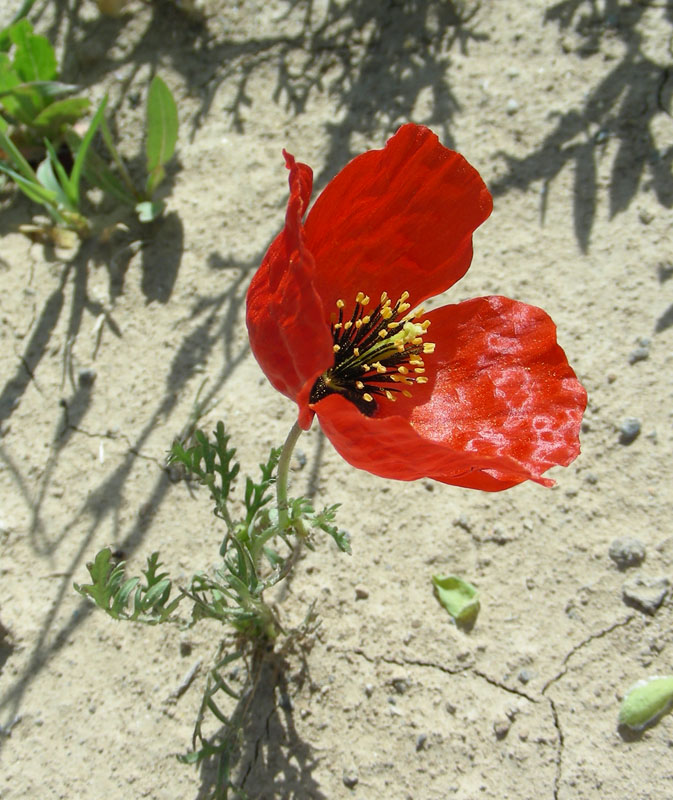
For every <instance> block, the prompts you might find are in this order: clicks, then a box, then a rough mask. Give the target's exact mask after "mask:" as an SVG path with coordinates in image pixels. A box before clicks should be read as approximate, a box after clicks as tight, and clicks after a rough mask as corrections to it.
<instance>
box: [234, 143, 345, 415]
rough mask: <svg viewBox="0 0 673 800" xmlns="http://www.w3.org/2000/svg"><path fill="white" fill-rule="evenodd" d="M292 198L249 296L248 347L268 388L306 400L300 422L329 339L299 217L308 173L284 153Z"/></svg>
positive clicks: (326, 360) (326, 359)
mask: <svg viewBox="0 0 673 800" xmlns="http://www.w3.org/2000/svg"><path fill="white" fill-rule="evenodd" d="M285 160H286V164H287V166H288V169H289V170H290V197H289V199H288V204H287V212H286V215H285V227H284V228H283V230H282V231H281V232H280V233H279V234H278V236H277V237H276V238H275V240H274V241H273V243H272V244H271V247H269V249H268V251H267V253H266V255H265V257H264V260H263V261H262V264H261V265H260V267H259V269H258V270H257V272H256V273H255V275H254V276H253V279H252V281H251V283H250V287H249V289H248V295H247V318H246V319H247V325H248V333H249V336H250V347H251V349H252V352H253V354H254V356H255V358H256V359H257V361H258V362H259V365H260V366H261V368H262V370H263V371H264V373H265V375H266V376H267V378H268V379H269V380H270V381H271V383H272V385H273V386H274V387H275V388H276V389H278V391H279V392H282V393H283V394H284V395H286V396H287V397H289V398H291V399H292V400H296V399H297V397H298V396H299V395H302V396H303V397H304V401H303V402H302V403H301V404H300V409H301V411H300V418H299V422H300V424H301V425H302V427H304V428H307V427H308V426H309V425H310V423H311V419H312V417H313V413H312V412H311V411H310V409H309V408H308V405H307V402H306V399H307V397H308V393H309V392H310V388H311V386H312V385H313V383H314V381H315V379H316V378H317V377H318V375H320V374H321V373H322V372H323V371H324V370H325V369H326V368H327V367H328V366H329V365H330V364H331V363H332V361H333V358H334V353H333V351H332V344H333V341H332V335H331V333H330V330H329V326H328V325H326V324H325V314H324V311H323V305H322V301H321V299H320V296H319V295H318V293H317V292H316V289H315V271H316V267H315V262H314V260H313V257H312V255H311V253H310V251H309V250H308V249H307V248H306V246H305V242H304V230H303V226H302V216H303V214H304V212H305V210H306V206H307V205H308V201H309V198H310V196H311V186H312V172H311V169H310V167H308V166H306V165H305V164H298V163H296V162H295V160H294V158H293V157H292V156H290V155H288V154H285Z"/></svg>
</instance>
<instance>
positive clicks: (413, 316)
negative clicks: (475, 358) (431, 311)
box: [309, 292, 435, 417]
mask: <svg viewBox="0 0 673 800" xmlns="http://www.w3.org/2000/svg"><path fill="white" fill-rule="evenodd" d="M408 298H409V292H402V294H401V295H400V298H399V300H398V301H397V302H396V303H395V304H394V305H393V303H392V301H391V300H390V298H389V297H388V294H387V292H383V294H382V295H381V298H380V300H379V303H378V305H377V306H376V307H375V308H374V309H373V310H372V311H367V307H368V306H369V305H370V304H371V298H370V297H369V296H368V295H366V294H365V293H364V292H358V293H357V295H356V297H355V308H354V309H353V313H352V315H351V317H350V319H349V320H348V321H346V320H345V316H344V308H345V306H346V304H345V303H344V301H343V300H337V302H336V307H337V312H336V313H335V312H333V313H332V315H331V329H332V338H333V340H334V345H333V347H332V349H333V351H334V364H333V365H332V366H331V367H330V368H329V369H327V370H325V372H323V374H322V375H321V376H320V377H319V378H318V380H317V381H316V382H315V384H314V385H313V388H312V389H311V395H310V400H309V402H311V403H317V402H318V401H319V400H322V399H323V398H324V397H327V395H330V394H335V393H336V394H341V395H343V396H344V397H345V398H346V399H347V400H350V401H351V403H353V404H354V405H356V406H357V408H358V409H359V410H360V411H361V412H362V413H363V414H365V415H366V416H368V417H371V416H373V415H374V413H375V412H376V410H377V408H378V402H379V400H383V399H385V400H389V401H390V402H393V403H394V402H395V400H396V395H397V394H402V395H403V396H404V397H411V391H410V387H411V386H413V384H415V383H417V384H423V383H427V382H428V379H427V378H426V377H425V374H424V373H425V364H424V362H423V358H422V356H423V355H424V354H426V353H432V352H434V349H435V344H434V342H424V341H423V336H424V335H425V333H426V332H427V330H428V327H429V326H430V320H425V321H423V322H417V321H416V320H418V319H420V317H422V316H423V313H424V311H423V308H419V309H417V310H416V311H412V312H411V313H408V312H409V309H410V308H411V305H410V304H409V303H407V300H408Z"/></svg>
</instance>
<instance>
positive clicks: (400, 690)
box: [392, 678, 409, 694]
mask: <svg viewBox="0 0 673 800" xmlns="http://www.w3.org/2000/svg"><path fill="white" fill-rule="evenodd" d="M392 684H393V689H394V690H395V691H396V692H397V694H406V693H407V692H408V691H409V679H408V678H393V680H392Z"/></svg>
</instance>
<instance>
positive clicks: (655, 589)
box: [622, 575, 669, 614]
mask: <svg viewBox="0 0 673 800" xmlns="http://www.w3.org/2000/svg"><path fill="white" fill-rule="evenodd" d="M668 587H669V582H668V578H664V577H661V578H651V577H647V576H642V575H637V576H636V577H635V578H631V579H630V580H628V581H625V583H624V585H623V586H622V596H623V597H624V602H625V603H627V605H630V606H634V607H635V608H637V609H639V610H640V611H643V612H645V614H654V613H655V612H656V610H657V609H658V608H659V606H660V605H661V604H662V603H663V602H664V600H665V598H666V595H667V594H668Z"/></svg>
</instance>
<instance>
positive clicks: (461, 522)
mask: <svg viewBox="0 0 673 800" xmlns="http://www.w3.org/2000/svg"><path fill="white" fill-rule="evenodd" d="M453 524H454V525H455V526H456V528H462V529H463V530H464V531H467V533H469V532H470V531H471V530H472V524H471V523H470V520H469V519H468V518H467V517H466V516H465V514H461V515H460V516H459V517H456V519H454V520H453Z"/></svg>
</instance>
